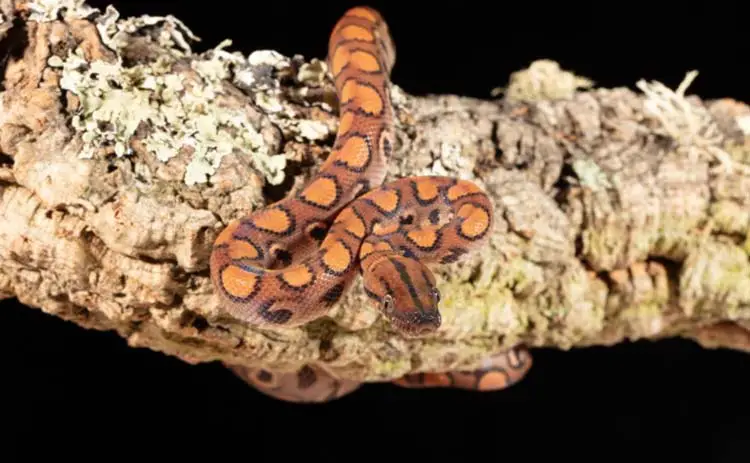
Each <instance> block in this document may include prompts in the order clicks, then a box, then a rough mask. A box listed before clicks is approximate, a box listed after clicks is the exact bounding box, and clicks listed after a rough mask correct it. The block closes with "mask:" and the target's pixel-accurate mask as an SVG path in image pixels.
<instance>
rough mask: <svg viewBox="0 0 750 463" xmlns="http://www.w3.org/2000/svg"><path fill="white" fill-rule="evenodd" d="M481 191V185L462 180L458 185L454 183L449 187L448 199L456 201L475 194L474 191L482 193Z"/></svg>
mask: <svg viewBox="0 0 750 463" xmlns="http://www.w3.org/2000/svg"><path fill="white" fill-rule="evenodd" d="M481 192H482V190H481V189H479V187H478V186H476V185H475V184H474V183H471V182H461V183H459V184H457V185H453V186H452V187H450V188H449V189H448V200H450V201H455V200H457V199H459V198H462V197H464V196H467V195H470V194H474V193H481Z"/></svg>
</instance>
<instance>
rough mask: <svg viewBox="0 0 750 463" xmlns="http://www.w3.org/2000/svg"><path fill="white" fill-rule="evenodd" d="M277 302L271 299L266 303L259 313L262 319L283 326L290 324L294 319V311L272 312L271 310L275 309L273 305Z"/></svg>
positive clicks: (278, 310) (280, 310)
mask: <svg viewBox="0 0 750 463" xmlns="http://www.w3.org/2000/svg"><path fill="white" fill-rule="evenodd" d="M275 302H276V300H275V299H270V300H268V301H266V302H264V303H263V305H262V306H261V308H260V310H259V311H258V313H259V314H260V316H261V317H263V319H264V320H265V321H267V322H269V323H273V324H276V325H283V324H284V323H286V322H288V321H289V319H290V318H292V311H291V310H289V309H276V310H274V311H273V312H271V311H270V310H269V309H270V308H271V307H273V304H274V303H275Z"/></svg>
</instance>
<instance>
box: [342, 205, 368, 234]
mask: <svg viewBox="0 0 750 463" xmlns="http://www.w3.org/2000/svg"><path fill="white" fill-rule="evenodd" d="M336 222H343V223H344V226H345V227H346V230H347V231H348V232H349V233H351V234H352V235H354V236H356V237H357V238H364V236H365V232H366V229H365V223H364V222H363V221H362V219H360V218H359V217H357V215H356V214H355V213H354V212H353V211H352V210H351V209H346V210H344V211H343V212H342V213H341V214H340V215H339V217H338V219H337V220H336Z"/></svg>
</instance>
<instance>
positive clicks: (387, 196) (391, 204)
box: [370, 190, 399, 212]
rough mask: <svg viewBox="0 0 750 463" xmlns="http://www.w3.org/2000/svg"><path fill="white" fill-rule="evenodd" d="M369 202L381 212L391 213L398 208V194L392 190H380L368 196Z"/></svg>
mask: <svg viewBox="0 0 750 463" xmlns="http://www.w3.org/2000/svg"><path fill="white" fill-rule="evenodd" d="M370 200H371V201H372V202H373V203H374V204H375V205H376V206H377V207H378V208H379V209H380V210H382V211H385V212H393V211H395V210H396V208H398V201H399V197H398V193H396V192H395V191H393V190H380V191H377V192H375V193H373V194H372V195H370Z"/></svg>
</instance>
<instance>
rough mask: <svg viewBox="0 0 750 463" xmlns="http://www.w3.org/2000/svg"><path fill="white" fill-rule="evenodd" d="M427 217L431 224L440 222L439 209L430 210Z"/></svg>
mask: <svg viewBox="0 0 750 463" xmlns="http://www.w3.org/2000/svg"><path fill="white" fill-rule="evenodd" d="M429 219H430V223H431V224H433V225H437V224H438V223H439V222H440V211H439V210H438V209H433V210H431V211H430V216H429Z"/></svg>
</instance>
